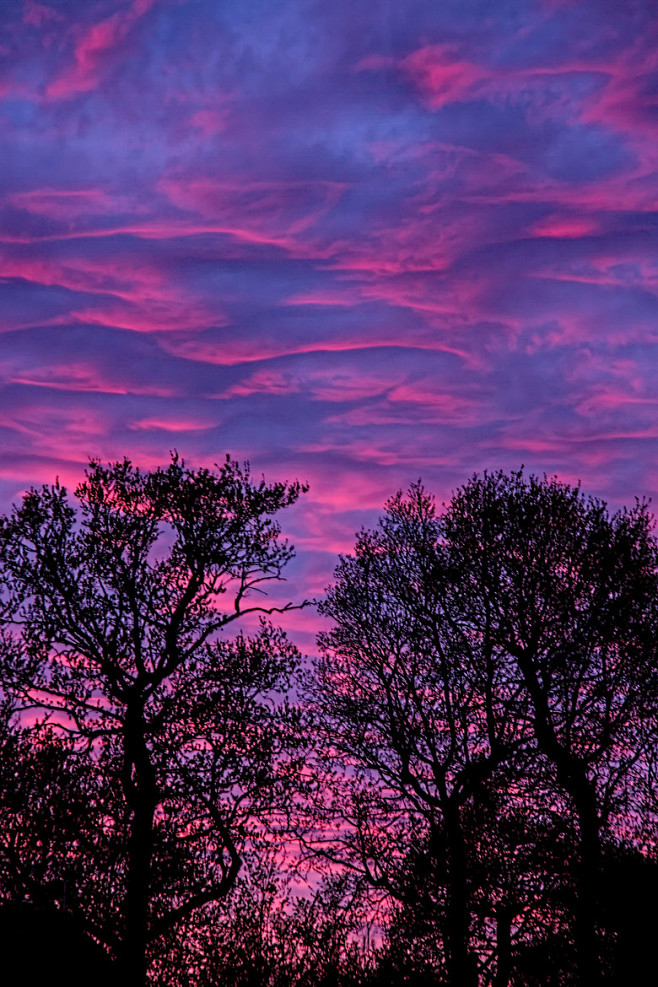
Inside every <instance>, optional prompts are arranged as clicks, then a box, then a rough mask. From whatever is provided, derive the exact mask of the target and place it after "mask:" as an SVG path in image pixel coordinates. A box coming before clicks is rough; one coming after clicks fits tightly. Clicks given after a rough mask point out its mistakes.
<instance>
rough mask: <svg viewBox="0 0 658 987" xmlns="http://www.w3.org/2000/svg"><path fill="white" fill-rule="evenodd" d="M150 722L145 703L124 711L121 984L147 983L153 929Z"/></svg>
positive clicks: (126, 986)
mask: <svg viewBox="0 0 658 987" xmlns="http://www.w3.org/2000/svg"><path fill="white" fill-rule="evenodd" d="M145 732H146V723H145V719H144V711H143V706H142V704H141V703H139V704H136V705H135V707H131V706H129V707H128V708H127V710H126V719H125V728H124V776H123V789H124V793H125V796H126V800H127V802H128V805H129V806H130V809H131V811H132V819H131V822H130V837H129V840H128V861H127V879H126V894H125V899H124V915H123V943H122V949H121V956H120V968H121V975H122V983H123V987H144V985H145V984H146V969H147V962H146V946H147V943H148V932H149V903H150V892H151V860H152V857H153V818H154V815H155V803H156V797H155V773H154V771H153V766H152V764H151V761H150V757H149V752H148V748H147V745H146V739H145Z"/></svg>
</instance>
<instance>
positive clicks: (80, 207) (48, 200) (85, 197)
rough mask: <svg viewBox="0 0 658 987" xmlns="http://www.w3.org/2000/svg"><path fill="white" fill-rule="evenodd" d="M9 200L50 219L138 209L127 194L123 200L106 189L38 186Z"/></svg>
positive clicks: (68, 218) (8, 200) (18, 193)
mask: <svg viewBox="0 0 658 987" xmlns="http://www.w3.org/2000/svg"><path fill="white" fill-rule="evenodd" d="M6 201H7V202H8V203H10V204H11V205H12V206H15V207H16V208H18V209H24V210H25V211H26V212H29V213H32V214H33V215H36V216H46V217H48V218H49V219H59V220H64V221H66V220H72V219H78V218H80V217H88V216H101V215H109V214H111V213H113V212H115V213H116V212H117V211H121V210H123V209H128V208H131V207H132V208H134V206H132V204H131V203H129V202H128V200H127V199H125V197H121V201H119V200H117V199H116V198H114V197H113V196H111V195H109V194H108V193H107V192H105V191H103V190H102V189H94V188H90V189H56V188H37V189H30V191H29V192H16V193H15V194H14V195H9V196H7V199H6Z"/></svg>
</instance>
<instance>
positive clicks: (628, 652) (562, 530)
mask: <svg viewBox="0 0 658 987" xmlns="http://www.w3.org/2000/svg"><path fill="white" fill-rule="evenodd" d="M443 526H444V532H445V535H444V536H445V539H446V543H447V544H448V545H449V546H450V552H451V561H452V565H453V566H454V568H455V571H458V572H459V596H458V601H459V620H460V623H461V625H462V626H463V627H464V628H468V630H469V632H470V633H471V634H474V635H475V636H476V637H478V638H480V639H484V638H485V637H490V638H491V640H492V641H493V642H494V644H495V648H496V652H497V660H498V661H505V662H506V663H509V665H510V666H511V667H512V669H513V674H514V678H515V680H516V681H517V682H518V684H519V688H520V689H521V690H522V692H523V694H524V695H525V697H526V700H527V704H528V710H529V714H530V716H529V726H530V728H531V729H532V733H533V738H534V744H535V746H536V749H537V751H538V753H540V754H541V756H542V757H543V758H544V759H545V760H546V762H548V764H549V765H550V766H551V768H552V771H553V774H554V784H555V787H556V788H557V790H558V792H559V793H560V794H561V795H562V796H563V797H565V798H566V799H567V801H568V808H569V810H570V811H571V812H573V814H574V816H575V819H576V821H577V826H578V833H579V840H578V848H577V854H576V866H577V878H578V889H577V899H576V947H577V954H578V955H577V959H578V970H579V981H580V982H581V983H582V984H587V985H591V984H595V983H598V982H599V980H600V978H601V975H602V969H601V963H600V960H599V953H600V944H599V943H598V942H597V925H598V922H599V916H598V914H597V912H598V899H599V897H600V880H601V871H602V866H603V841H604V839H605V838H606V837H612V836H614V834H615V826H616V825H617V826H618V825H620V824H623V817H624V814H625V813H626V812H627V811H628V810H629V809H630V807H631V802H632V800H633V796H634V791H635V790H636V788H637V787H639V778H640V775H641V774H642V773H643V772H644V771H645V770H646V758H647V755H649V754H650V753H651V752H652V749H653V747H654V745H655V723H656V712H657V703H656V699H657V693H656V685H657V671H658V663H657V661H656V640H655V626H656V623H655V619H656V600H657V592H656V568H657V554H656V544H655V541H654V540H653V538H652V537H651V526H652V518H651V516H650V514H649V511H648V505H647V504H644V503H638V504H637V505H636V507H635V508H634V509H633V510H622V511H620V512H618V513H616V514H614V515H610V514H609V512H608V510H607V507H606V505H605V503H603V502H602V501H599V500H595V499H593V498H589V497H586V496H585V495H584V494H583V493H582V491H581V490H580V488H579V487H570V486H568V485H566V484H562V483H560V482H558V481H557V480H556V479H554V478H553V479H544V480H540V479H538V478H536V477H533V476H531V477H529V478H528V479H526V478H525V477H524V476H523V474H522V473H521V472H519V473H512V474H505V473H503V472H498V473H493V474H486V473H485V474H484V475H483V476H482V477H474V478H473V479H472V480H471V481H470V482H469V483H468V484H466V485H465V486H464V487H463V488H462V489H461V490H459V491H458V492H457V494H456V495H455V496H454V497H453V499H452V501H451V503H450V505H449V506H448V508H447V510H446V512H445V515H444V519H443ZM638 769H639V770H638Z"/></svg>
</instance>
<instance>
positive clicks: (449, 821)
mask: <svg viewBox="0 0 658 987" xmlns="http://www.w3.org/2000/svg"><path fill="white" fill-rule="evenodd" d="M444 820H445V825H446V836H447V843H448V881H447V889H446V890H447V896H446V898H447V900H446V919H445V944H446V966H447V968H448V979H449V983H450V985H451V987H478V977H477V968H476V964H475V957H474V956H473V954H472V952H471V950H470V912H469V908H468V884H467V873H466V849H465V846H464V834H463V831H462V827H461V820H460V816H459V808H458V807H457V806H453V805H450V806H448V807H447V808H446V811H445V812H444Z"/></svg>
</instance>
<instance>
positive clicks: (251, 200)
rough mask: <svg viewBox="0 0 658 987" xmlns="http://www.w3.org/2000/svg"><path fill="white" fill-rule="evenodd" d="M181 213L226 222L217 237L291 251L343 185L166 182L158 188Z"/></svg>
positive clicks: (186, 180)
mask: <svg viewBox="0 0 658 987" xmlns="http://www.w3.org/2000/svg"><path fill="white" fill-rule="evenodd" d="M159 188H160V191H162V192H163V193H164V194H165V195H166V196H167V197H168V198H169V200H170V201H171V202H172V203H173V204H174V205H176V206H178V208H180V209H186V210H191V211H193V212H195V213H197V214H198V215H201V216H203V217H204V218H206V219H219V218H221V220H222V225H221V227H217V231H218V232H227V233H233V235H235V236H237V237H239V238H241V239H247V240H249V241H250V242H253V243H260V242H263V243H277V244H280V245H281V246H284V247H288V248H291V247H292V246H294V242H291V240H290V239H289V238H290V237H294V236H296V235H298V234H300V233H302V232H304V231H305V230H307V229H308V228H309V227H310V226H312V225H313V224H315V223H316V222H317V221H318V220H319V219H320V218H321V217H322V216H324V215H325V214H326V213H327V212H328V211H329V210H330V209H331V208H332V207H333V206H334V205H336V203H337V202H338V201H339V199H340V198H341V196H342V195H343V192H344V190H345V186H344V184H342V183H340V182H329V181H308V180H306V181H305V180H298V181H291V182H277V181H270V182H261V181H240V182H235V181H233V180H230V181H216V180H211V179H201V178H200V179H190V178H184V179H181V178H164V179H162V181H161V182H160V185H159Z"/></svg>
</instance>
